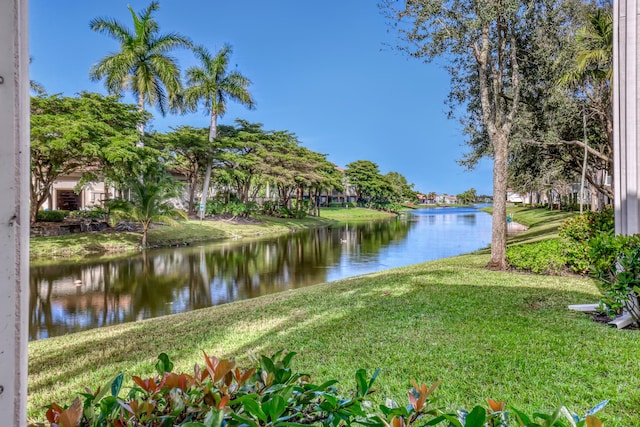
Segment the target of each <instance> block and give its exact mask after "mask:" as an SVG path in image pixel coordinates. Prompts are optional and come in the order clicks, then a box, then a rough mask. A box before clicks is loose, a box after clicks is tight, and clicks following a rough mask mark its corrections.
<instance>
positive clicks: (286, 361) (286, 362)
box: [282, 351, 297, 368]
mask: <svg viewBox="0 0 640 427" xmlns="http://www.w3.org/2000/svg"><path fill="white" fill-rule="evenodd" d="M296 354H297V353H296V352H294V351H292V352H291V353H289V354H287V355H286V356H285V357H284V359H282V366H284V367H285V368H288V367H289V364H290V363H291V359H293V356H295V355H296Z"/></svg>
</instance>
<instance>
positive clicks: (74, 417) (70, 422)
mask: <svg viewBox="0 0 640 427" xmlns="http://www.w3.org/2000/svg"><path fill="white" fill-rule="evenodd" d="M80 418H82V403H81V402H80V399H79V398H77V397H76V399H75V400H74V401H73V403H72V404H71V406H69V407H68V408H67V409H65V410H64V411H62V412H61V413H60V415H59V416H58V425H60V427H76V426H77V425H78V422H80Z"/></svg>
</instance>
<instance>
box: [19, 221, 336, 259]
mask: <svg viewBox="0 0 640 427" xmlns="http://www.w3.org/2000/svg"><path fill="white" fill-rule="evenodd" d="M330 223H331V221H330V220H329V219H327V218H314V217H308V218H304V219H299V220H298V219H295V220H294V219H282V218H271V217H259V218H257V220H256V221H239V222H231V221H212V220H206V221H199V220H189V221H180V222H178V224H177V225H176V226H168V225H156V226H154V228H152V229H151V230H150V231H149V237H148V239H149V246H152V247H153V246H173V245H176V244H182V243H185V242H186V243H197V242H203V241H211V240H220V239H228V238H239V237H254V236H260V235H263V234H277V233H287V232H289V231H291V230H299V229H304V228H311V227H323V226H326V225H328V224H330ZM139 243H140V234H139V233H116V232H107V233H82V234H68V235H64V236H54V237H37V238H31V241H30V246H31V247H30V256H31V259H32V261H41V259H46V260H51V258H55V257H60V258H71V259H73V258H82V257H86V256H89V255H100V254H105V253H122V252H129V251H137V250H138V245H139ZM43 261H44V260H43Z"/></svg>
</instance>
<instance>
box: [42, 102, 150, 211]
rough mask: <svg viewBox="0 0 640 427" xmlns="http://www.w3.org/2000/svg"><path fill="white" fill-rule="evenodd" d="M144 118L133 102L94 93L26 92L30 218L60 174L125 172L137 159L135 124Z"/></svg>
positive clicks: (88, 177)
mask: <svg viewBox="0 0 640 427" xmlns="http://www.w3.org/2000/svg"><path fill="white" fill-rule="evenodd" d="M146 118H147V116H146V115H145V114H141V113H139V112H138V111H137V109H136V106H135V105H131V104H123V103H120V102H118V100H117V99H116V98H115V97H104V96H102V95H99V94H94V93H81V94H80V95H79V96H78V97H63V96H60V95H51V96H49V95H41V96H36V97H32V98H31V174H32V179H31V221H32V222H34V221H35V220H36V215H37V212H38V210H39V209H40V207H41V206H42V204H43V203H44V201H45V200H46V199H47V198H49V197H50V196H51V188H52V186H53V182H54V181H56V180H57V179H58V178H59V177H61V176H63V175H69V174H72V173H81V174H82V175H83V179H82V180H81V182H82V181H89V180H92V179H95V178H96V177H98V175H99V176H100V177H101V178H102V177H104V176H110V177H112V178H115V177H116V176H117V175H123V174H124V172H123V170H124V169H127V170H128V172H127V174H131V171H132V166H131V165H133V164H139V163H140V159H141V157H140V154H141V153H140V150H139V149H136V147H135V141H137V140H138V134H137V133H136V130H135V124H136V123H139V122H141V121H144V120H146ZM117 171H120V172H117Z"/></svg>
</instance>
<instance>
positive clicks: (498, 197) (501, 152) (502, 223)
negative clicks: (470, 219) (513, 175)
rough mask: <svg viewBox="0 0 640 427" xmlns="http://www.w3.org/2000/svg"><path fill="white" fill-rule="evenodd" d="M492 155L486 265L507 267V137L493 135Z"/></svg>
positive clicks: (493, 267) (497, 268) (500, 268)
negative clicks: (491, 201)
mask: <svg viewBox="0 0 640 427" xmlns="http://www.w3.org/2000/svg"><path fill="white" fill-rule="evenodd" d="M494 139H495V141H494V155H493V156H494V157H493V218H492V221H491V225H492V228H491V261H490V262H489V265H488V267H489V268H491V269H496V270H505V269H506V268H507V261H506V251H507V173H506V171H507V158H508V149H507V138H506V137H505V136H504V135H501V136H500V137H498V136H496V137H494Z"/></svg>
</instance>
